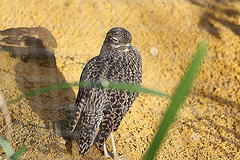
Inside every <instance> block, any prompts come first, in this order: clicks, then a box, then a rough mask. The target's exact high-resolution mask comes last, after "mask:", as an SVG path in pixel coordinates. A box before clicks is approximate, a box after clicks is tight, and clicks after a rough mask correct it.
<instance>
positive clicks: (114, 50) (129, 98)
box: [70, 27, 142, 157]
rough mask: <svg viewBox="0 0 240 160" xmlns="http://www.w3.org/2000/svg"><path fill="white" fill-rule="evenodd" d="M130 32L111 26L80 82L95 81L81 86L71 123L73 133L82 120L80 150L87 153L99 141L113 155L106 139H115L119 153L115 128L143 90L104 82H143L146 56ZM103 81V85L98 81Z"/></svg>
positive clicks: (81, 152) (82, 153)
mask: <svg viewBox="0 0 240 160" xmlns="http://www.w3.org/2000/svg"><path fill="white" fill-rule="evenodd" d="M131 42H132V36H131V34H130V32H129V31H128V30H127V29H125V28H122V27H114V28H111V29H110V30H109V31H108V32H107V34H106V37H105V40H104V42H103V45H102V48H101V50H100V54H99V55H98V56H95V57H93V58H92V59H90V60H89V61H88V63H87V64H86V65H85V66H84V68H83V70H82V73H81V77H80V82H88V83H91V84H92V85H89V86H84V87H79V90H78V95H77V99H76V102H75V107H74V116H73V120H72V123H71V128H70V133H71V134H72V133H73V132H74V130H75V128H76V126H77V124H78V123H79V124H80V130H79V154H80V155H82V156H85V155H86V154H87V152H88V150H89V148H90V147H91V146H92V145H93V144H96V146H97V147H98V149H102V147H103V150H104V154H105V156H106V157H111V156H110V154H109V153H108V150H107V147H106V140H107V138H108V137H109V136H110V137H111V140H112V148H113V156H114V155H115V154H116V146H115V143H114V136H113V132H115V131H117V129H118V127H119V125H120V123H121V121H122V119H123V117H124V116H125V115H126V113H127V112H128V110H129V108H130V106H131V105H132V104H133V102H134V101H135V99H136V98H137V97H138V95H139V92H133V91H126V90H119V89H114V88H112V89H110V88H107V87H104V86H105V85H103V84H104V83H103V82H110V83H124V84H132V85H139V86H141V84H142V57H141V55H140V53H139V51H138V50H137V49H136V48H135V47H133V46H132V45H131ZM96 83H99V84H102V85H101V86H100V87H99V86H97V85H94V84H96Z"/></svg>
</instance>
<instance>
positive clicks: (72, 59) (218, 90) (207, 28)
mask: <svg viewBox="0 0 240 160" xmlns="http://www.w3.org/2000/svg"><path fill="white" fill-rule="evenodd" d="M0 4H1V5H0V15H1V16H0V21H1V23H0V30H5V29H8V28H14V27H38V26H41V27H45V28H47V29H48V30H49V31H50V32H51V34H52V35H53V36H54V37H55V39H56V41H57V48H55V50H54V53H55V58H56V65H54V66H53V67H51V68H48V67H43V66H39V65H38V64H37V63H36V62H35V61H29V62H27V63H25V62H23V61H21V60H20V59H18V58H12V57H10V55H9V53H8V52H6V51H3V52H0V91H1V92H2V93H3V95H4V97H5V99H6V100H7V101H9V100H12V99H14V98H16V97H18V96H20V95H21V94H22V93H26V92H28V91H31V90H33V89H36V88H39V87H43V86H46V85H51V84H56V83H65V82H69V83H70V82H77V81H78V80H79V77H80V74H81V71H82V69H83V66H84V64H85V63H86V62H87V61H88V60H90V59H91V58H92V57H94V56H96V55H98V54H99V52H100V49H101V45H102V43H103V40H104V38H105V35H106V33H107V31H108V30H109V29H110V28H112V27H115V26H121V27H124V28H126V29H128V30H129V31H130V33H131V34H132V37H133V42H132V45H133V46H134V47H136V48H138V50H139V51H140V52H141V56H142V59H143V86H145V87H148V88H152V89H155V90H158V91H161V92H164V93H167V94H169V95H171V94H172V93H173V92H174V90H175V88H176V87H177V85H178V83H179V82H180V80H181V77H182V76H183V74H184V71H185V69H186V68H187V66H188V64H189V62H190V61H191V58H192V56H193V55H194V53H195V50H196V47H197V44H198V42H200V41H201V40H203V39H207V41H208V42H209V50H208V53H207V56H206V58H205V60H204V63H203V65H202V68H201V70H200V71H199V74H198V77H197V79H196V81H195V83H194V87H193V89H192V91H191V93H190V95H189V96H188V97H187V99H186V102H185V103H184V105H183V106H182V107H181V109H180V110H179V112H178V115H177V118H176V120H175V122H174V123H173V125H172V126H171V128H170V130H169V132H168V135H167V137H166V139H165V141H164V143H163V145H162V146H161V148H160V150H159V151H158V154H157V156H156V159H239V157H240V97H239V95H240V1H238V0H212V1H202V0H152V1H148V0H139V1H133V0H130V1H129V0H122V1H120V0H119V1H117V0H116V1H110V0H101V1H97V0H41V1H39V0H1V2H0ZM77 91H78V87H73V88H71V89H68V90H61V91H55V92H50V93H46V94H42V95H39V96H35V97H31V98H29V99H22V100H20V101H18V102H15V103H13V104H11V105H9V106H8V111H9V114H10V118H11V124H10V126H8V125H6V121H5V119H4V112H3V110H0V135H2V136H4V137H7V136H8V135H10V138H11V145H12V146H13V148H14V149H15V150H17V149H19V148H20V147H21V146H22V145H26V146H27V150H26V152H24V153H23V155H22V156H21V158H20V159H94V160H95V159H105V158H104V156H103V154H102V152H101V151H99V150H98V149H97V148H96V147H95V146H93V147H92V148H91V149H90V151H89V152H88V154H87V155H86V156H85V157H81V156H79V155H78V146H77V138H78V135H77V132H76V133H75V136H74V140H73V141H72V142H70V141H69V139H68V136H67V135H68V133H69V123H70V121H71V116H72V110H73V105H74V102H75V98H76V94H77ZM169 102H170V100H169V99H168V98H164V97H157V96H153V95H148V94H144V93H141V94H140V95H139V97H138V98H137V100H136V101H135V102H134V104H133V106H132V107H131V108H130V111H129V112H128V113H127V115H126V116H125V118H124V119H123V121H122V123H121V125H120V127H119V129H118V131H117V132H115V133H114V136H115V142H116V147H117V152H118V154H119V155H121V154H123V158H126V159H129V160H132V159H141V157H142V156H143V155H144V153H145V152H146V150H147V149H148V147H149V146H150V143H151V141H152V139H153V137H154V133H155V132H156V130H157V126H158V124H159V123H160V121H161V119H162V118H163V115H164V113H165V111H166V108H167V106H168V104H169ZM10 127H11V130H10V129H9V128H10ZM9 133H10V134H9ZM110 144H111V143H110V141H109V140H108V141H107V145H108V146H109V149H110V150H112V149H111V145H110ZM5 158H6V155H5V153H4V151H3V150H2V148H0V159H5Z"/></svg>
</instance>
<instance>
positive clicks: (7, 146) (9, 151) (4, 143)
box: [0, 136, 14, 157]
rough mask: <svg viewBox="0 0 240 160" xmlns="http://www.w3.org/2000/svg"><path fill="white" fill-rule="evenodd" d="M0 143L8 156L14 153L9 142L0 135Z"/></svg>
mask: <svg viewBox="0 0 240 160" xmlns="http://www.w3.org/2000/svg"><path fill="white" fill-rule="evenodd" d="M0 144H1V146H2V148H3V150H4V152H5V153H6V155H7V156H8V157H12V156H13V155H14V150H13V149H12V147H11V145H10V143H9V142H8V141H7V140H6V139H4V138H3V137H2V136H0Z"/></svg>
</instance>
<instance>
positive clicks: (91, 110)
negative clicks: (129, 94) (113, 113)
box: [79, 88, 106, 156]
mask: <svg viewBox="0 0 240 160" xmlns="http://www.w3.org/2000/svg"><path fill="white" fill-rule="evenodd" d="M89 93H90V95H89V98H87V99H86V103H85V104H86V105H85V108H84V109H83V110H82V113H81V118H80V122H81V129H80V136H79V154H81V155H82V156H84V155H85V154H86V153H87V151H88V150H89V148H90V147H91V146H92V144H93V142H94V140H95V137H96V134H97V131H98V129H99V126H100V123H101V122H102V117H103V112H102V110H103V107H104V106H105V103H106V89H100V88H91V90H90V91H89Z"/></svg>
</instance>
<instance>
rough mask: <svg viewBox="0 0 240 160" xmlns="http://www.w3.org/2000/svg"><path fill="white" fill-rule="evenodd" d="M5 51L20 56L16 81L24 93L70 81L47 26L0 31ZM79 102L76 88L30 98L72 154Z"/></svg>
mask: <svg viewBox="0 0 240 160" xmlns="http://www.w3.org/2000/svg"><path fill="white" fill-rule="evenodd" d="M0 47H1V50H4V51H9V54H10V56H12V57H15V58H19V59H21V60H22V61H24V62H25V63H22V62H21V61H19V62H18V63H17V64H16V66H15V72H16V77H15V79H16V82H17V85H18V88H19V90H20V91H21V92H22V93H26V92H29V91H32V90H34V89H38V88H41V87H44V86H48V85H52V84H58V83H66V80H65V78H64V76H63V75H62V73H61V72H60V71H59V70H58V68H57V66H56V58H55V56H54V48H56V47H57V43H56V40H55V38H54V36H53V35H52V34H51V33H50V32H49V31H48V30H47V29H46V28H43V27H35V28H11V29H8V30H5V31H0ZM74 101H75V94H74V92H73V90H72V89H67V90H60V91H55V92H50V93H45V94H41V95H39V96H35V97H31V98H29V99H28V105H29V106H30V107H31V109H32V111H33V112H35V113H36V114H37V115H38V116H39V117H40V118H41V119H42V120H43V121H44V123H45V126H46V129H49V128H51V127H52V128H53V130H54V132H55V133H57V134H60V135H59V136H62V137H63V138H64V140H65V141H66V143H65V146H66V148H67V151H68V153H70V154H71V153H72V142H71V137H70V135H69V128H70V122H71V115H72V113H71V112H72V111H71V110H73V105H74Z"/></svg>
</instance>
